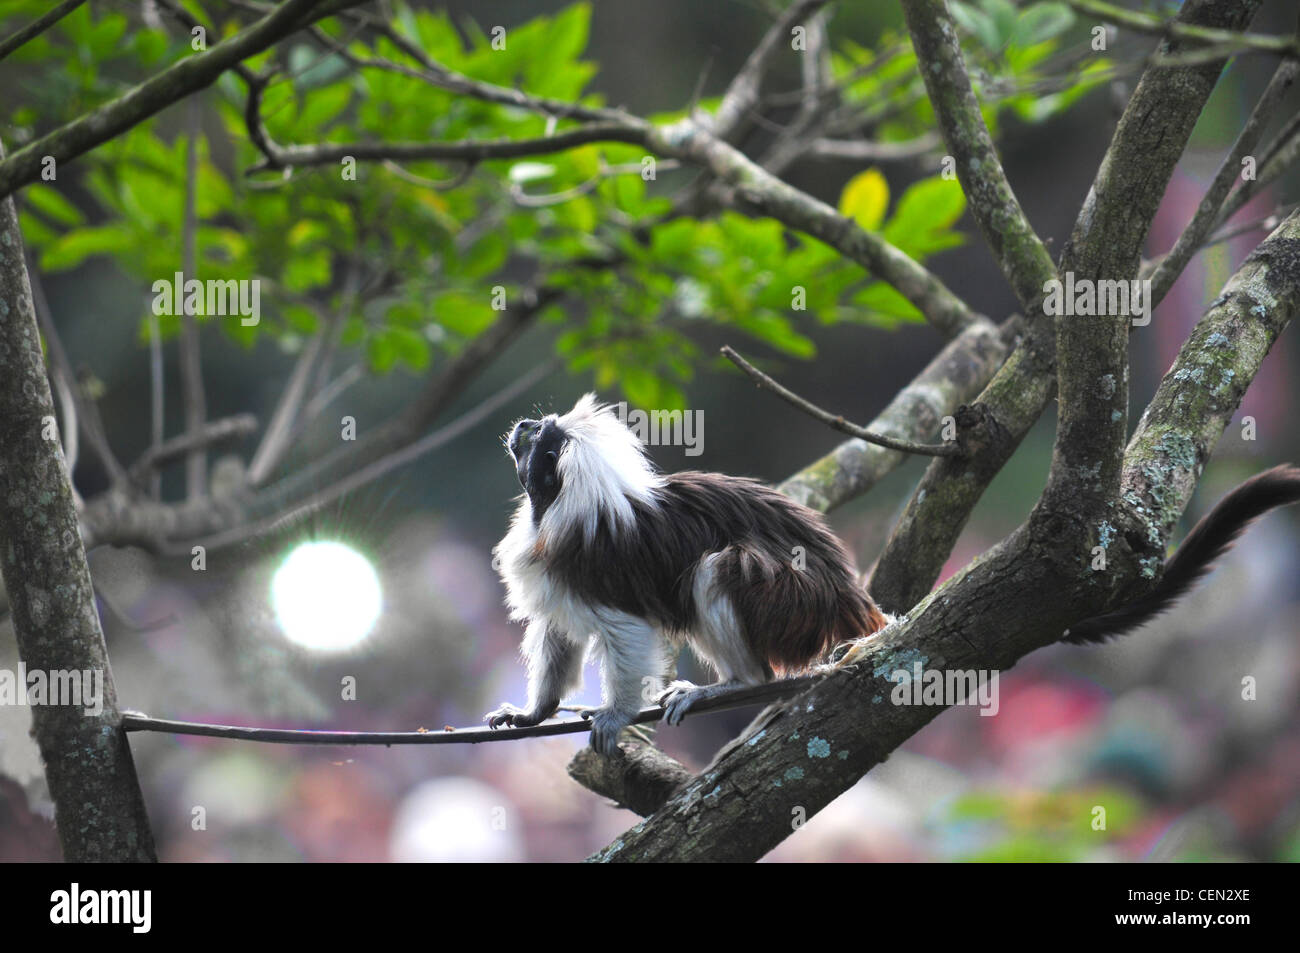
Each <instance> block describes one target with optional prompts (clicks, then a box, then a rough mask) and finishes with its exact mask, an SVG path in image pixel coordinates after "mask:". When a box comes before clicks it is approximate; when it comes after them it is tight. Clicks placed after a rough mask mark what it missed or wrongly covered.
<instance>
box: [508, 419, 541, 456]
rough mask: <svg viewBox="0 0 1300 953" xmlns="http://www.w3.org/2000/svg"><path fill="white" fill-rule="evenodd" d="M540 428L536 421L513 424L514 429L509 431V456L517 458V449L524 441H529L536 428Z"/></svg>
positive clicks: (539, 422) (539, 423)
mask: <svg viewBox="0 0 1300 953" xmlns="http://www.w3.org/2000/svg"><path fill="white" fill-rule="evenodd" d="M540 426H541V421H538V420H521V421H519V423H517V424H515V429H514V430H512V431H510V455H511V456H512V457H514V458H515V459H518V458H519V447H520V445H521V444H522V443H523V441H525V440H531V439H532V437H533V434H535V433H536V432H537V428H538V427H540Z"/></svg>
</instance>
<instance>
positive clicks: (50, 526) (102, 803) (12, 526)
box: [0, 150, 157, 861]
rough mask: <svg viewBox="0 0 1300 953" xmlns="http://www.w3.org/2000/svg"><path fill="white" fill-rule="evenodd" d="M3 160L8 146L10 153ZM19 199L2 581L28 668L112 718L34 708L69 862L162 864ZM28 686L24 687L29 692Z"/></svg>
mask: <svg viewBox="0 0 1300 953" xmlns="http://www.w3.org/2000/svg"><path fill="white" fill-rule="evenodd" d="M0 156H3V150H0ZM22 249H23V246H22V237H21V235H20V233H19V230H18V215H17V212H16V211H15V209H14V202H13V199H12V198H6V199H5V200H4V201H3V202H0V573H3V576H4V582H5V586H6V588H7V590H8V593H9V600H10V603H11V605H12V611H13V620H14V631H15V632H16V634H17V637H18V657H19V658H20V659H21V660H22V662H23V663H24V664H25V666H26V668H27V671H28V672H29V673H30V672H43V673H46V675H47V677H48V675H49V674H51V673H54V672H77V673H90V677H97V678H102V682H101V683H100V686H101V690H102V701H103V704H102V711H101V712H100V713H99V714H97V715H89V714H86V712H85V706H75V707H74V706H69V705H54V704H38V705H33V706H32V722H33V734H34V735H35V737H36V743H37V745H38V746H39V748H40V751H41V757H42V758H43V759H44V762H45V775H46V779H47V781H48V782H49V787H50V794H51V796H52V797H53V798H54V809H55V823H56V825H57V826H58V830H59V840H60V843H61V844H62V845H63V857H64V859H65V860H67V861H153V860H156V859H157V858H156V856H155V854H154V844H153V834H152V833H151V831H150V829H149V818H148V815H147V814H146V812H145V806H144V798H143V796H142V794H141V792H140V783H139V781H138V780H137V778H136V773H135V765H134V762H133V761H132V760H131V749H130V747H129V746H128V745H127V740H126V732H125V731H124V730H123V729H122V727H121V725H120V716H119V713H118V709H117V696H116V694H115V692H114V689H113V676H112V672H111V671H110V669H109V665H108V654H107V650H106V649H105V646H104V633H103V631H102V630H101V629H100V625H99V616H98V614H97V613H96V610H95V593H94V590H93V589H92V588H91V582H90V568H89V566H87V565H86V552H85V549H84V547H83V546H82V542H81V535H80V532H79V530H78V524H77V512H76V508H75V507H74V505H73V498H72V484H71V481H70V480H69V478H68V472H67V468H66V466H65V465H64V460H63V449H62V447H61V445H60V443H59V439H58V432H57V429H56V428H55V427H54V426H53V422H54V402H53V399H52V397H51V395H50V385H49V381H48V380H47V378H46V375H45V363H44V359H43V357H42V354H41V342H40V335H39V333H38V331H37V327H36V313H35V310H34V308H33V304H32V292H31V285H30V283H29V280H28V276H27V266H26V263H25V261H24V259H23V250H22ZM26 688H27V686H26V685H25V684H23V685H20V686H19V689H20V690H21V691H26Z"/></svg>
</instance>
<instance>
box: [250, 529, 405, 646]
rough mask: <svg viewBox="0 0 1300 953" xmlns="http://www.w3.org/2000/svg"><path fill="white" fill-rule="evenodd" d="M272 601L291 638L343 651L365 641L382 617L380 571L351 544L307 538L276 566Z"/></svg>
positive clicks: (276, 614) (311, 644)
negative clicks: (308, 540)
mask: <svg viewBox="0 0 1300 953" xmlns="http://www.w3.org/2000/svg"><path fill="white" fill-rule="evenodd" d="M271 605H272V607H273V608H274V609H275V617H276V619H277V620H278V621H279V623H280V628H281V629H283V630H284V634H285V637H286V638H287V639H288V640H289V641H290V642H293V643H294V644H295V645H301V646H302V647H303V648H306V649H311V650H312V651H315V652H343V651H346V650H348V649H351V648H355V647H356V646H357V645H359V644H360V643H361V641H362V640H363V639H365V637H366V636H367V635H369V634H370V630H371V629H372V628H373V627H374V625H375V621H376V620H377V619H378V618H379V612H380V608H381V606H382V594H381V592H380V589H379V577H378V576H377V575H376V574H375V569H374V567H373V566H371V565H370V561H369V560H368V559H366V557H365V556H362V555H361V554H360V553H359V552H357V551H356V550H355V549H353V548H352V547H351V546H346V545H344V544H343V543H336V542H312V543H303V544H301V545H299V546H297V547H295V548H294V550H293V551H292V552H291V553H289V555H288V557H287V558H286V559H285V561H284V562H283V563H281V564H280V568H279V569H277V570H276V571H275V575H274V576H273V577H272V579H271Z"/></svg>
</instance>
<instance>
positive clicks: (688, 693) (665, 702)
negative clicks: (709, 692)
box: [659, 680, 700, 725]
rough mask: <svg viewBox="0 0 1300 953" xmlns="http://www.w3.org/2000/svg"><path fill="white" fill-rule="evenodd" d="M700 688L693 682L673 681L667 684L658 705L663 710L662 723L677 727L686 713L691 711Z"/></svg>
mask: <svg viewBox="0 0 1300 953" xmlns="http://www.w3.org/2000/svg"><path fill="white" fill-rule="evenodd" d="M699 694H700V687H699V686H698V685H696V684H694V683H693V682H686V681H681V680H678V681H675V682H671V683H669V685H668V687H667V688H666V689H664V691H663V693H662V694H660V696H659V705H660V707H662V708H663V710H664V721H666V722H668V724H670V725H679V724H681V721H682V719H683V718H685V717H686V713H687V712H688V711H690V710H691V706H692V705H693V704H695V702H696V700H697V699H698V698H699Z"/></svg>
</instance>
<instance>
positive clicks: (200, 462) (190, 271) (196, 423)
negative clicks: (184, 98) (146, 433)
mask: <svg viewBox="0 0 1300 953" xmlns="http://www.w3.org/2000/svg"><path fill="white" fill-rule="evenodd" d="M188 106H189V117H188V118H189V131H188V134H187V135H186V137H185V212H184V216H185V217H184V221H183V222H182V226H181V247H182V251H181V255H182V263H181V268H182V271H184V272H185V274H186V275H188V276H189V277H190V278H195V279H197V278H198V272H199V262H198V231H199V216H198V205H197V203H198V189H199V101H198V98H197V97H191V98H190V101H189V103H188ZM190 304H191V302H190V298H189V297H188V296H187V297H186V298H185V301H184V303H183V304H182V306H181V333H180V335H179V337H178V338H177V348H178V350H179V353H180V361H179V364H180V375H181V404H182V406H183V408H184V411H185V432H186V434H187V435H189V436H190V437H191V438H192V442H191V444H190V450H189V452H188V454H187V455H186V459H185V495H186V496H187V497H188V498H189V499H191V500H197V499H199V498H200V497H203V496H206V495H207V492H208V455H207V451H206V448H205V446H204V444H203V443H202V442H200V441H199V440H198V439H197V437H198V435H199V434H201V433H202V432H203V425H204V424H205V423H207V419H208V398H207V394H206V393H205V392H204V389H203V354H202V350H201V345H200V342H199V319H198V318H197V317H196V316H195V314H194V311H193V309H192V308H191V306H190Z"/></svg>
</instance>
